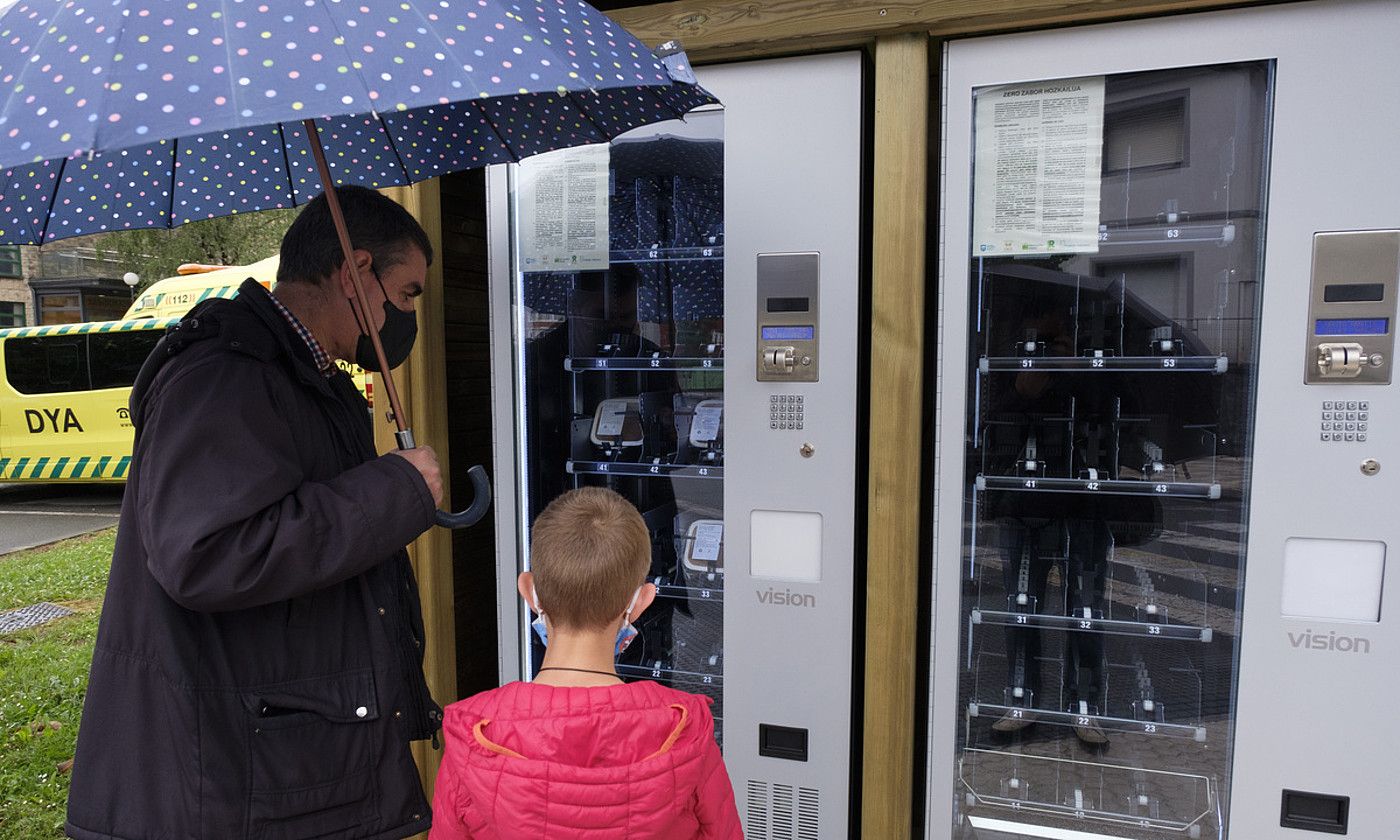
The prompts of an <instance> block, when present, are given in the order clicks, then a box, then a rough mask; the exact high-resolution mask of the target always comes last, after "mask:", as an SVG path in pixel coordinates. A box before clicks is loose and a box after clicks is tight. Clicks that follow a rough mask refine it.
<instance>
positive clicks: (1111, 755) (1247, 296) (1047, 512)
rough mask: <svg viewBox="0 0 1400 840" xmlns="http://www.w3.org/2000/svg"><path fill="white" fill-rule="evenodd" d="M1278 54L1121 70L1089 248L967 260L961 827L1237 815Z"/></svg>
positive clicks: (1117, 823)
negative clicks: (1235, 770) (1239, 667)
mask: <svg viewBox="0 0 1400 840" xmlns="http://www.w3.org/2000/svg"><path fill="white" fill-rule="evenodd" d="M1271 72H1272V68H1271V66H1270V65H1269V64H1268V63H1265V62H1259V63H1249V64H1236V65H1228V66H1213V67H1199V68H1188V69H1179V70H1168V71H1155V72H1144V73H1133V74H1124V75H1117V76H1110V77H1108V78H1107V79H1106V80H1105V87H1104V136H1103V171H1102V177H1101V181H1100V193H1099V196H1098V199H1099V237H1098V239H1099V242H1098V246H1097V250H1093V251H1089V252H1083V253H1037V254H1034V255H1031V256H1018V257H1009V256H1008V257H974V259H973V260H972V262H971V265H970V272H969V283H970V284H971V286H972V300H973V301H974V304H973V310H972V311H971V312H970V313H969V316H970V327H971V333H972V339H971V340H972V353H971V359H972V364H971V369H970V370H969V372H968V377H969V385H970V387H969V393H970V394H972V395H973V396H972V402H971V404H970V405H969V406H968V413H967V426H966V436H967V437H966V441H967V449H966V460H965V464H966V485H965V486H966V493H965V502H964V504H965V512H966V530H965V537H964V540H965V543H964V544H965V552H964V555H963V569H964V570H963V578H964V580H963V593H964V594H963V612H964V621H963V622H962V627H963V630H962V632H963V639H962V646H961V647H960V648H959V649H960V650H961V651H963V652H964V658H963V660H962V661H961V673H960V688H959V700H960V706H959V709H960V710H962V712H963V714H962V715H961V720H960V723H959V739H958V741H959V749H958V751H957V755H956V757H955V760H956V762H957V768H956V769H957V773H956V778H957V780H958V790H957V791H956V795H957V806H956V807H957V817H956V822H957V826H958V828H957V829H956V833H955V836H957V837H959V838H969V839H970V838H976V837H983V836H985V834H984V833H978V832H979V831H981V832H988V831H993V830H995V831H997V832H1000V833H997V834H996V835H995V836H997V837H1029V836H1035V837H1047V836H1051V835H1050V834H1047V833H1045V832H1046V831H1059V832H1061V833H1056V834H1055V835H1054V836H1062V834H1063V836H1070V834H1068V833H1065V832H1086V833H1090V834H1093V835H1094V836H1108V837H1133V838H1158V837H1163V838H1164V837H1181V836H1189V837H1193V838H1194V837H1217V838H1219V837H1223V836H1224V826H1225V824H1226V814H1227V810H1228V805H1229V778H1230V775H1229V774H1230V751H1231V744H1232V737H1233V735H1232V729H1233V713H1234V703H1235V661H1236V656H1237V652H1238V633H1239V627H1240V620H1239V618H1240V617H1239V609H1240V604H1241V602H1242V591H1241V588H1242V583H1243V570H1244V565H1243V564H1244V546H1245V531H1246V526H1247V510H1248V499H1249V493H1248V490H1249V487H1248V462H1249V456H1250V451H1251V444H1252V442H1251V436H1252V431H1253V397H1254V387H1255V386H1254V382H1255V358H1256V352H1257V351H1256V347H1257V342H1258V311H1257V309H1258V300H1259V296H1258V284H1259V282H1260V280H1261V277H1260V266H1261V263H1262V260H1261V257H1262V248H1263V242H1262V233H1263V215H1264V199H1263V196H1264V192H1265V172H1266V165H1267V149H1268V129H1269V126H1268V107H1269V91H1270V82H1271ZM987 188H988V185H986V184H980V185H974V190H978V189H987ZM1031 826H1034V827H1035V828H1034V829H1032V828H1030V827H1031Z"/></svg>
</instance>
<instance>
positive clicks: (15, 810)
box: [0, 528, 116, 840]
mask: <svg viewBox="0 0 1400 840" xmlns="http://www.w3.org/2000/svg"><path fill="white" fill-rule="evenodd" d="M115 541H116V529H115V528H109V529H107V530H105V531H100V532H98V533H96V534H90V535H88V536H83V537H74V538H73V539H71V540H64V541H62V542H58V543H54V544H53V545H49V546H44V547H42V548H35V549H30V550H28V551H19V552H15V553H13V554H7V555H4V556H3V557H0V610H11V609H15V608H16V607H24V606H28V605H30V604H36V603H39V602H41V601H47V602H49V603H53V604H62V605H63V606H65V607H68V608H69V609H71V610H74V611H76V613H77V614H76V615H72V616H68V617H66V618H60V619H58V620H57V621H53V622H50V623H48V624H45V625H43V626H40V627H36V628H33V629H31V630H24V631H21V632H19V633H15V634H12V635H6V636H0V803H4V805H3V807H0V838H3V840H47V838H62V837H63V817H64V811H65V809H66V808H67V802H68V773H67V768H68V761H69V759H71V758H72V757H73V745H74V744H75V743H76V741H77V738H78V721H79V719H80V718H81V717H82V712H83V696H84V694H86V693H87V678H88V665H89V664H90V663H91V661H92V645H93V642H94V641H95V640H96V638H97V617H98V613H99V612H100V611H101V609H102V595H103V592H105V591H106V589H107V572H108V571H109V570H110V568H111V565H112V546H113V544H114V542H115Z"/></svg>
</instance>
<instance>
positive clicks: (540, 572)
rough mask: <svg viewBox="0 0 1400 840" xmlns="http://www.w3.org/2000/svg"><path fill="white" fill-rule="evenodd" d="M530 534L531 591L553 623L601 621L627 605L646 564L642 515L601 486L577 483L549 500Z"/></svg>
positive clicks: (579, 626) (575, 624)
mask: <svg viewBox="0 0 1400 840" xmlns="http://www.w3.org/2000/svg"><path fill="white" fill-rule="evenodd" d="M531 536H532V539H531V548H530V566H531V569H530V570H531V572H533V573H534V576H535V594H536V595H537V596H538V598H539V606H540V607H541V608H543V609H544V611H545V612H546V613H548V614H549V618H550V621H552V622H553V623H554V624H556V625H559V626H564V627H571V628H577V629H591V628H595V627H603V626H605V625H607V624H608V623H609V622H611V621H613V620H614V619H616V618H617V617H618V616H619V615H621V614H622V611H623V610H625V609H627V604H628V602H629V601H630V600H631V599H632V593H633V592H635V591H636V589H637V587H638V586H641V585H642V582H643V580H644V579H645V578H646V573H647V569H648V568H649V567H650V566H651V535H650V534H649V533H648V531H647V526H646V523H645V522H643V521H642V515H641V514H640V513H638V512H637V509H636V508H635V507H633V506H632V503H631V502H629V501H627V500H626V499H624V498H623V497H622V496H619V495H618V494H617V493H614V492H613V491H611V490H608V489H606V488H604V487H580V488H579V489H577V490H570V491H569V492H567V493H565V494H563V495H562V496H559V497H558V498H556V499H555V500H554V501H552V502H550V503H549V506H548V507H546V508H545V509H544V511H543V512H542V513H540V515H539V516H538V517H537V518H536V519H535V525H534V528H533V529H531ZM531 606H534V605H533V604H532V605H531Z"/></svg>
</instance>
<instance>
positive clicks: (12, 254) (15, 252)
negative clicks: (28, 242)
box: [0, 245, 24, 277]
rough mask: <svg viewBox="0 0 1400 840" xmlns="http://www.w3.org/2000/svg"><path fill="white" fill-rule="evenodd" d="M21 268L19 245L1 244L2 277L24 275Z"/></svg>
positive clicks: (0, 275)
mask: <svg viewBox="0 0 1400 840" xmlns="http://www.w3.org/2000/svg"><path fill="white" fill-rule="evenodd" d="M23 276H24V272H23V271H22V270H21V269H20V261H19V246H18V245H0V277H23Z"/></svg>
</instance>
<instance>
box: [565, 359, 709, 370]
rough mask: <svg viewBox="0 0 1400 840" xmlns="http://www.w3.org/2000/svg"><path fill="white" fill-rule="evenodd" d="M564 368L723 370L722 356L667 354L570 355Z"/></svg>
mask: <svg viewBox="0 0 1400 840" xmlns="http://www.w3.org/2000/svg"><path fill="white" fill-rule="evenodd" d="M564 369H565V370H569V371H573V372H574V373H586V372H588V371H591V370H592V371H613V370H627V371H647V370H675V371H703V370H724V357H723V356H715V357H713V358H707V357H703V356H694V357H684V358H682V357H669V356H648V357H642V358H628V357H618V356H570V357H568V358H566V359H564Z"/></svg>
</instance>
